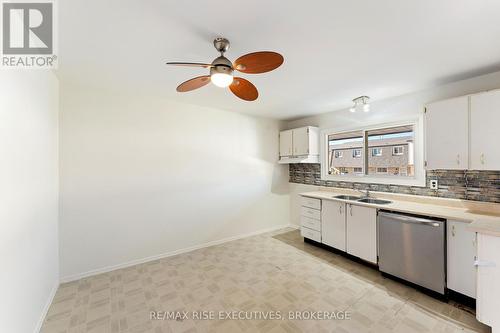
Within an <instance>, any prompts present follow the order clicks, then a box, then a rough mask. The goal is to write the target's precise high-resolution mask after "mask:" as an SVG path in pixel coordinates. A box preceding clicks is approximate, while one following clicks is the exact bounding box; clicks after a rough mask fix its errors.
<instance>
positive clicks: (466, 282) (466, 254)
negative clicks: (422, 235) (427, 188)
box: [447, 220, 476, 298]
mask: <svg viewBox="0 0 500 333" xmlns="http://www.w3.org/2000/svg"><path fill="white" fill-rule="evenodd" d="M467 224H468V223H466V222H459V221H450V220H448V222H447V257H448V260H447V270H448V277H447V287H448V289H451V290H454V291H457V292H459V293H461V294H464V295H467V296H469V297H472V298H476V268H475V267H474V260H475V259H476V233H475V232H472V231H469V230H467V229H466V227H467Z"/></svg>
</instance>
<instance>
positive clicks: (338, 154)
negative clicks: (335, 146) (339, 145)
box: [333, 150, 344, 158]
mask: <svg viewBox="0 0 500 333" xmlns="http://www.w3.org/2000/svg"><path fill="white" fill-rule="evenodd" d="M343 156H344V152H343V151H342V150H334V151H333V158H342V157H343Z"/></svg>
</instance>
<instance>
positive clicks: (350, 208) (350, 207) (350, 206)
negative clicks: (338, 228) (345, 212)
mask: <svg viewBox="0 0 500 333" xmlns="http://www.w3.org/2000/svg"><path fill="white" fill-rule="evenodd" d="M349 210H350V214H351V216H352V205H351V204H349Z"/></svg>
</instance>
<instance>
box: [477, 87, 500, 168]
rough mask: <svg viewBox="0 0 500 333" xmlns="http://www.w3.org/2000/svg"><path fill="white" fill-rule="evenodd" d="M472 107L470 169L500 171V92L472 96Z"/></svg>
mask: <svg viewBox="0 0 500 333" xmlns="http://www.w3.org/2000/svg"><path fill="white" fill-rule="evenodd" d="M470 106H471V110H470V133H471V137H470V162H471V165H470V167H471V169H473V170H500V149H499V147H498V142H499V140H498V130H499V124H500V90H493V91H488V92H484V93H481V94H477V95H472V96H471V103H470Z"/></svg>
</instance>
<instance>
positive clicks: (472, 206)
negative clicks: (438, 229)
mask: <svg viewBox="0 0 500 333" xmlns="http://www.w3.org/2000/svg"><path fill="white" fill-rule="evenodd" d="M346 194H347V195H358V194H356V193H355V192H354V191H352V190H351V191H347V192H346V190H344V189H342V190H339V191H332V190H327V191H312V192H303V193H300V194H299V195H301V196H305V197H310V198H316V199H323V200H333V201H341V202H346V203H351V204H355V205H358V206H365V207H373V208H378V209H385V210H392V211H398V212H403V213H411V214H419V215H427V216H433V217H440V218H445V219H452V220H459V221H464V222H470V224H469V225H468V226H467V228H468V229H469V230H471V231H474V232H478V233H481V234H487V235H492V236H497V237H500V204H496V203H480V202H474V201H472V202H470V201H469V202H467V200H457V199H445V198H434V197H422V196H414V195H400V194H393V193H383V194H382V192H376V193H373V192H370V194H371V195H370V197H371V198H375V199H384V200H390V201H392V202H391V203H389V204H373V203H365V202H359V201H356V200H346V199H339V198H335V196H336V195H346ZM478 206H481V209H478V208H477V207H478Z"/></svg>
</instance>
